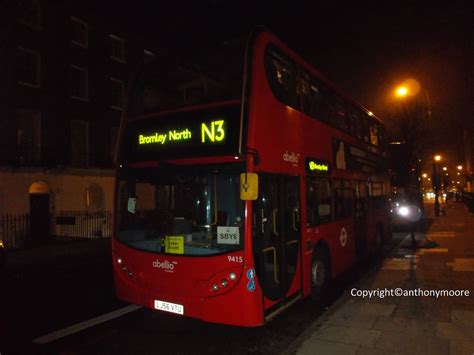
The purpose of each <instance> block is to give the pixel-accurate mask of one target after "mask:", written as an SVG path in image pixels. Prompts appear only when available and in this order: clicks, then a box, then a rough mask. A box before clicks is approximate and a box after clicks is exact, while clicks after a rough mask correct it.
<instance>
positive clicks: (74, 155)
mask: <svg viewBox="0 0 474 355" xmlns="http://www.w3.org/2000/svg"><path fill="white" fill-rule="evenodd" d="M70 142H71V165H72V166H77V167H83V168H85V167H88V165H89V125H88V124H87V122H84V121H71V139H70Z"/></svg>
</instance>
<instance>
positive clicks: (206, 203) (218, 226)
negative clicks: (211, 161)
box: [116, 167, 244, 255]
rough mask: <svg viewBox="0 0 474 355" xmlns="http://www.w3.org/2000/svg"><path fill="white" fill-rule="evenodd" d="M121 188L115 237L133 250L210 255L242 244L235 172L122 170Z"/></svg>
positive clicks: (231, 249) (118, 184)
mask: <svg viewBox="0 0 474 355" xmlns="http://www.w3.org/2000/svg"><path fill="white" fill-rule="evenodd" d="M234 169H235V168H234ZM117 189H118V190H117V219H116V235H117V239H118V240H120V241H121V242H123V243H124V244H126V245H128V246H130V247H132V248H135V249H140V250H144V251H148V252H154V253H165V254H178V255H212V254H217V253H223V252H229V251H234V250H237V249H241V248H242V247H243V239H244V238H243V228H242V223H243V219H244V203H243V201H242V200H240V198H239V172H238V171H236V170H228V169H223V168H217V167H212V168H207V169H204V168H200V169H191V168H189V169H179V170H174V168H172V167H169V168H164V169H152V170H151V169H133V170H127V169H121V171H120V174H119V176H118V181H117Z"/></svg>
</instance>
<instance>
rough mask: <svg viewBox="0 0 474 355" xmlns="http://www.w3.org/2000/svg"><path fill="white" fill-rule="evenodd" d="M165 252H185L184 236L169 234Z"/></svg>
mask: <svg viewBox="0 0 474 355" xmlns="http://www.w3.org/2000/svg"><path fill="white" fill-rule="evenodd" d="M165 253H170V254H184V236H183V235H167V236H166V239H165Z"/></svg>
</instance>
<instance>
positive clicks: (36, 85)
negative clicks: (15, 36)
mask: <svg viewBox="0 0 474 355" xmlns="http://www.w3.org/2000/svg"><path fill="white" fill-rule="evenodd" d="M18 51H19V52H24V53H28V54H33V55H34V56H35V57H36V83H27V82H24V81H21V79H18V84H20V85H24V86H29V87H32V88H36V89H39V88H41V53H40V52H38V51H35V50H33V49H28V48H24V47H18Z"/></svg>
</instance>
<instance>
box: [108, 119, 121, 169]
mask: <svg viewBox="0 0 474 355" xmlns="http://www.w3.org/2000/svg"><path fill="white" fill-rule="evenodd" d="M119 132H120V127H112V128H110V156H111V158H112V162H113V163H115V152H116V151H117V146H118V141H119Z"/></svg>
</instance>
